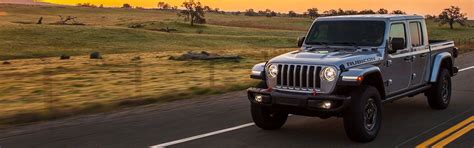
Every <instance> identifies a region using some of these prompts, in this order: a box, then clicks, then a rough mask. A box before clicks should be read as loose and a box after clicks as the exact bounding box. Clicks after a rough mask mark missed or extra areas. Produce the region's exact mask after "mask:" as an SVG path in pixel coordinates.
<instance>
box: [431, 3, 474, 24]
mask: <svg viewBox="0 0 474 148" xmlns="http://www.w3.org/2000/svg"><path fill="white" fill-rule="evenodd" d="M466 20H467V17H466V14H465V13H461V8H459V7H457V6H451V7H450V8H446V9H444V10H443V12H441V14H439V16H438V19H437V20H436V21H437V22H439V25H444V24H448V25H449V28H450V29H453V25H454V24H455V23H458V24H460V25H461V26H466V25H467V23H466Z"/></svg>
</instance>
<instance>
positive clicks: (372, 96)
mask: <svg viewBox="0 0 474 148" xmlns="http://www.w3.org/2000/svg"><path fill="white" fill-rule="evenodd" d="M381 124H382V105H381V101H380V94H379V92H378V90H377V89H376V88H375V87H373V86H362V87H360V88H357V89H356V90H354V91H353V92H352V95H351V104H350V106H349V108H348V109H347V110H346V111H345V112H344V129H345V130H346V134H347V136H348V137H349V138H350V139H351V140H353V141H357V142H370V141H372V140H374V139H375V137H377V134H378V132H379V130H380V126H381Z"/></svg>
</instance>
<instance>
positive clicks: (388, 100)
mask: <svg viewBox="0 0 474 148" xmlns="http://www.w3.org/2000/svg"><path fill="white" fill-rule="evenodd" d="M430 87H431V84H428V85H424V86H421V87H419V88H416V89H413V90H410V91H407V92H404V93H401V94H398V95H394V96H391V97H388V98H386V99H385V100H382V103H387V102H393V101H396V100H398V99H401V98H403V97H407V96H413V95H416V94H419V93H422V92H423V91H425V90H427V89H429V88H430Z"/></svg>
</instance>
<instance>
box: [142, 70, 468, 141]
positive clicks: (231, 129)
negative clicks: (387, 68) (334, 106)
mask: <svg viewBox="0 0 474 148" xmlns="http://www.w3.org/2000/svg"><path fill="white" fill-rule="evenodd" d="M469 69H474V66H471V67H467V68H463V69H460V70H459V72H462V71H466V70H469ZM288 116H289V117H291V116H292V114H289V115H288ZM253 125H255V123H253V122H252V123H247V124H243V125H239V126H234V127H231V128H226V129H223V130H218V131H214V132H210V133H206V134H201V135H196V136H192V137H188V138H184V139H179V140H175V141H171V142H167V143H162V144H158V145H154V146H150V148H165V147H167V146H172V145H176V144H180V143H184V142H188V141H192V140H196V139H201V138H205V137H209V136H213V135H217V134H222V133H225V132H230V131H234V130H238V129H242V128H246V127H249V126H253Z"/></svg>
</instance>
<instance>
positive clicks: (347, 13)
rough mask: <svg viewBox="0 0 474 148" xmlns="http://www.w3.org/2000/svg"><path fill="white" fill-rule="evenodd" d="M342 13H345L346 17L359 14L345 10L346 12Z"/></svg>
mask: <svg viewBox="0 0 474 148" xmlns="http://www.w3.org/2000/svg"><path fill="white" fill-rule="evenodd" d="M344 13H345V14H346V15H355V14H357V13H359V12H357V11H355V10H346V11H344Z"/></svg>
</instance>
